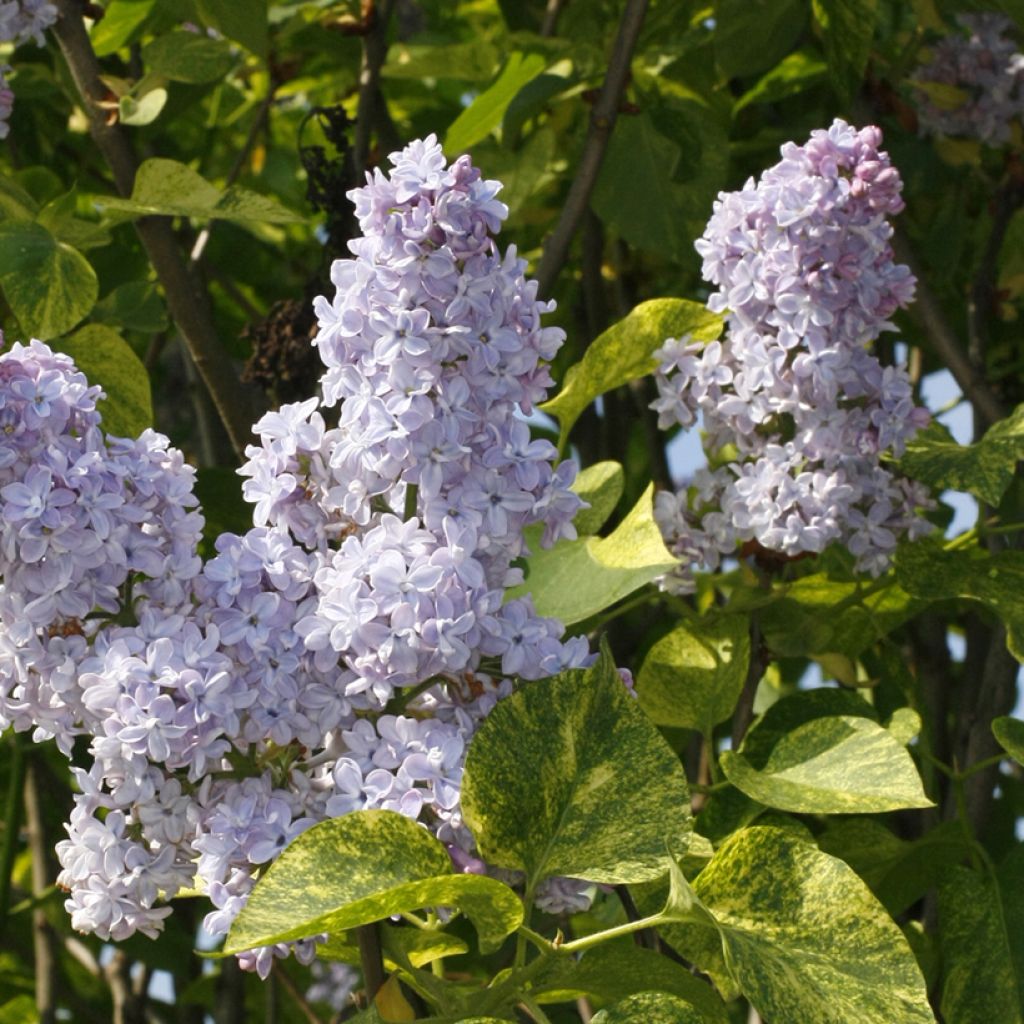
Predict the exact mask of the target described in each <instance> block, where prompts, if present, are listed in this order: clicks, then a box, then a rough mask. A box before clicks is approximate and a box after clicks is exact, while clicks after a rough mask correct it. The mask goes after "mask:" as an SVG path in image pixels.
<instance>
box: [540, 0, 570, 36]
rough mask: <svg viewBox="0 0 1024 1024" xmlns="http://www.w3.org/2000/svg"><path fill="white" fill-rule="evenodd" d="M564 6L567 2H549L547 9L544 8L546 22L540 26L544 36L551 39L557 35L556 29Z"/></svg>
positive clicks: (559, 0) (558, 0)
mask: <svg viewBox="0 0 1024 1024" xmlns="http://www.w3.org/2000/svg"><path fill="white" fill-rule="evenodd" d="M564 4H565V0H548V4H547V7H545V8H544V21H543V22H542V23H541V26H540V34H541V35H542V36H544V37H550V36H553V35H554V34H555V29H556V28H557V27H558V16H559V15H560V14H561V13H562V7H563V6H564Z"/></svg>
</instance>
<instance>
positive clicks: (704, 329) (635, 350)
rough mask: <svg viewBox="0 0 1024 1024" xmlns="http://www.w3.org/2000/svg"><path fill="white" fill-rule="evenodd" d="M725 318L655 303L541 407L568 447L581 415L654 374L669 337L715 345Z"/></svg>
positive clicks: (610, 333)
mask: <svg viewBox="0 0 1024 1024" xmlns="http://www.w3.org/2000/svg"><path fill="white" fill-rule="evenodd" d="M721 333H722V318H721V317H720V316H718V315H717V314H715V313H711V312H709V311H708V309H707V308H706V307H705V306H702V305H701V304H700V303H699V302H691V301H690V300H689V299H651V300H649V301H648V302H641V303H640V304H639V305H638V306H636V307H635V308H634V309H633V310H632V312H630V313H629V315H628V316H626V317H624V318H623V319H622V320H620V321H619V322H618V323H615V324H612V326H611V327H609V328H608V330H606V331H604V332H603V333H602V334H600V335H598V336H597V337H596V338H595V339H594V341H593V342H591V344H590V346H589V347H588V348H587V351H586V353H585V354H584V356H583V358H582V359H581V360H580V361H579V362H578V363H577V364H576V365H575V366H573V367H571V368H570V370H569V372H568V373H567V374H566V377H565V383H564V384H563V385H562V390H561V391H559V393H558V394H557V395H556V396H555V397H554V398H552V399H551V401H549V402H545V403H544V405H542V406H541V408H542V409H543V410H544V411H545V412H546V413H549V414H551V415H552V416H557V417H558V422H559V424H560V426H561V434H562V445H563V446H564V444H565V442H566V440H567V439H568V437H569V431H570V430H572V426H573V424H574V423H575V422H576V420H577V419H579V416H580V413H582V412H583V410H584V409H586V407H587V406H588V405H590V403H591V402H592V401H593V400H594V399H595V398H597V396H598V395H603V394H604V393H605V392H606V391H611V390H612V388H617V387H619V386H620V385H622V384H628V383H629V382H630V381H631V380H635V379H636V378H638V377H643V376H645V375H646V374H648V373H653V372H654V370H655V369H657V366H658V363H657V360H656V359H655V358H654V356H653V353H654V352H655V351H656V350H657V349H659V348H661V346H662V345H664V344H665V342H666V341H667V340H668V339H669V338H682V337H683V336H684V335H687V334H689V335H690V336H691V337H692V338H693V340H694V341H714V339H715V338H717V337H718V335H719V334H721Z"/></svg>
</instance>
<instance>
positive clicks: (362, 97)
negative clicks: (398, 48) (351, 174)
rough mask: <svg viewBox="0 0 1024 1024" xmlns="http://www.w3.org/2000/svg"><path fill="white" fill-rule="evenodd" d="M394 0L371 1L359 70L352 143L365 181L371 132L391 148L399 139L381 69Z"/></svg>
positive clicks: (359, 177) (359, 176) (358, 178)
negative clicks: (384, 90)
mask: <svg viewBox="0 0 1024 1024" xmlns="http://www.w3.org/2000/svg"><path fill="white" fill-rule="evenodd" d="M393 7H394V0H377V3H376V4H375V5H373V4H371V7H370V11H369V14H368V17H369V18H370V19H371V22H370V28H369V31H367V33H366V35H364V36H363V63H362V67H361V68H360V69H359V99H358V102H357V104H356V127H355V133H354V139H353V145H352V157H353V163H354V165H355V174H356V181H357V182H361V181H362V180H363V175H364V174H365V172H366V168H367V166H368V164H369V160H370V135H371V133H372V132H373V130H374V129H376V131H377V135H378V139H379V141H380V142H381V143H383V145H384V146H385V147H386V148H388V149H390V148H392V147H393V146H394V145H395V144H396V142H397V138H398V133H397V131H396V129H395V125H394V122H393V121H392V120H391V114H390V113H389V112H388V107H387V103H386V102H385V101H384V96H383V94H382V93H381V89H380V69H381V68H382V67H383V66H384V61H385V59H386V58H387V55H388V23H389V22H390V20H391V11H392V9H393Z"/></svg>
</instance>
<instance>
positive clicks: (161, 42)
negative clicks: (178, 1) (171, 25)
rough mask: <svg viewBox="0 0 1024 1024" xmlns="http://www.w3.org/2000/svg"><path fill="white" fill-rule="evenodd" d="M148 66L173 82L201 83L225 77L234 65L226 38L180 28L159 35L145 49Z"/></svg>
mask: <svg viewBox="0 0 1024 1024" xmlns="http://www.w3.org/2000/svg"><path fill="white" fill-rule="evenodd" d="M142 59H143V61H144V62H145V64H146V67H147V68H148V69H149V70H150V71H153V72H155V73H156V74H158V75H163V76H164V77H165V78H169V79H170V80H171V81H172V82H190V83H193V84H202V83H204V82H216V81H217V80H218V79H220V78H223V77H224V76H225V75H226V74H227V73H228V72H229V71H230V70H231V69H232V67H234V65H235V57H234V55H233V54H232V53H231V47H230V45H229V44H228V43H227V42H226V41H225V40H223V39H211V38H210V37H209V36H207V35H199V34H198V33H196V32H188V31H186V30H184V29H178V30H176V31H174V32H168V33H167V34H166V35H162V36H157V37H156V39H154V40H153V41H152V42H151V43H148V44H147V45H146V46H145V47H144V49H143V51H142Z"/></svg>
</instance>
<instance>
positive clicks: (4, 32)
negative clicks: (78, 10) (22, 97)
mask: <svg viewBox="0 0 1024 1024" xmlns="http://www.w3.org/2000/svg"><path fill="white" fill-rule="evenodd" d="M56 20H57V8H56V7H55V6H54V5H53V4H52V3H49V2H48V0H0V44H2V43H12V44H13V45H14V46H19V45H20V44H21V43H24V42H26V41H28V40H29V39H31V40H33V41H34V42H35V43H36V45H37V46H42V45H43V32H45V31H46V29H48V28H49V27H50V26H51V25H52V24H53V23H54V22H55V21H56ZM11 70H12V69H11V67H10V65H7V64H0V139H6V138H7V136H8V135H9V134H10V132H11V126H10V125H9V124H8V121H9V119H10V116H11V112H12V110H13V109H14V91H13V90H12V89H11V86H10V83H9V82H8V81H7V77H6V76H7V75H9V74H10V72H11Z"/></svg>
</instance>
